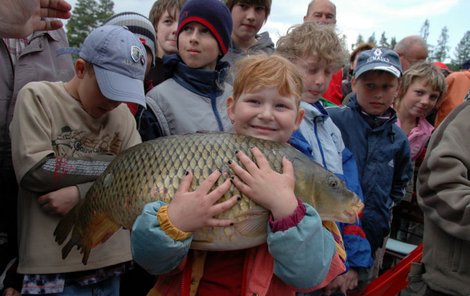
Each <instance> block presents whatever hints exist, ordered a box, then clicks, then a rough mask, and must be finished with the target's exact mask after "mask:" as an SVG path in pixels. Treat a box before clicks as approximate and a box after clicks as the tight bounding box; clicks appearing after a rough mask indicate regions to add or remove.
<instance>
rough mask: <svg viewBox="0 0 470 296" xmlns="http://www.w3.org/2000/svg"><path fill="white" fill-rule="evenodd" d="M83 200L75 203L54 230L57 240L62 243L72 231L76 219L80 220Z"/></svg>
mask: <svg viewBox="0 0 470 296" xmlns="http://www.w3.org/2000/svg"><path fill="white" fill-rule="evenodd" d="M82 204H83V200H80V201H79V203H78V204H76V205H75V207H73V208H72V209H71V210H70V211H69V212H68V213H67V214H66V215H65V216H64V217H62V219H61V220H60V221H59V223H58V224H57V226H56V228H55V230H54V236H55V241H56V242H57V243H58V244H59V245H62V244H63V243H64V241H65V239H66V238H67V236H68V235H69V233H70V232H71V231H72V229H73V228H74V225H75V221H77V220H78V214H79V212H80V208H81V205H82Z"/></svg>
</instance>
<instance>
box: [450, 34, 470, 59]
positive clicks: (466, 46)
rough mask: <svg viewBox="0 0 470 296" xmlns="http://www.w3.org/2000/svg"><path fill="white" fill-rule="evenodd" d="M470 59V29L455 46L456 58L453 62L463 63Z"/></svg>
mask: <svg viewBox="0 0 470 296" xmlns="http://www.w3.org/2000/svg"><path fill="white" fill-rule="evenodd" d="M469 59H470V31H467V32H465V34H464V35H463V37H462V39H460V42H459V43H458V44H457V46H456V47H455V59H454V60H452V63H453V64H456V65H461V64H463V62H465V61H468V60H469Z"/></svg>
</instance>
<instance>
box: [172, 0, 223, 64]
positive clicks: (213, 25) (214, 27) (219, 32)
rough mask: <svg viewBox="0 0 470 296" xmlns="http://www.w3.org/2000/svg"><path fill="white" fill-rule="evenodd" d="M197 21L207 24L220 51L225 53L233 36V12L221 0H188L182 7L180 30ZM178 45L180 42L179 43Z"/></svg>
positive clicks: (177, 34)
mask: <svg viewBox="0 0 470 296" xmlns="http://www.w3.org/2000/svg"><path fill="white" fill-rule="evenodd" d="M190 22H197V23H200V24H201V25H203V26H205V27H206V28H207V29H209V31H210V32H211V33H212V35H213V36H214V37H215V40H217V43H218V44H219V48H220V51H221V52H222V54H223V55H225V54H226V53H227V51H228V49H229V47H230V42H231V38H232V14H231V13H230V10H228V8H227V6H226V5H225V3H223V2H222V1H220V0H188V1H186V4H185V5H184V6H183V8H181V12H180V19H179V22H178V31H177V32H176V36H177V38H178V36H179V35H180V32H181V29H183V27H184V26H185V25H186V24H188V23H190ZM177 45H178V43H177Z"/></svg>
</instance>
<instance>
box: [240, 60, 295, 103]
mask: <svg viewBox="0 0 470 296" xmlns="http://www.w3.org/2000/svg"><path fill="white" fill-rule="evenodd" d="M235 67H236V76H235V80H234V82H233V98H234V101H235V102H236V101H237V100H238V98H239V97H240V96H241V95H242V93H245V92H249V91H252V90H254V89H256V88H258V87H264V86H276V87H277V89H278V91H279V94H281V95H282V96H285V97H288V96H292V97H294V99H295V102H296V105H297V107H298V106H299V105H300V98H301V96H302V92H303V82H302V76H301V75H300V73H299V72H298V70H297V67H296V66H295V65H294V64H292V63H291V62H290V61H289V60H287V59H286V58H283V57H282V56H279V55H276V54H274V55H270V56H268V55H267V54H264V53H263V54H257V55H251V56H246V57H244V58H243V59H241V60H240V61H238V62H237V63H236V65H235Z"/></svg>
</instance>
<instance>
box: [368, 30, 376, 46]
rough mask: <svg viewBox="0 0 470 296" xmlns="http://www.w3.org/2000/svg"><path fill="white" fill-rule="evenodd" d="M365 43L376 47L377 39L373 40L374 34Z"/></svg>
mask: <svg viewBox="0 0 470 296" xmlns="http://www.w3.org/2000/svg"><path fill="white" fill-rule="evenodd" d="M367 43H370V44H374V45H377V39H375V32H374V33H372V35H370V37H369V39H367Z"/></svg>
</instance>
